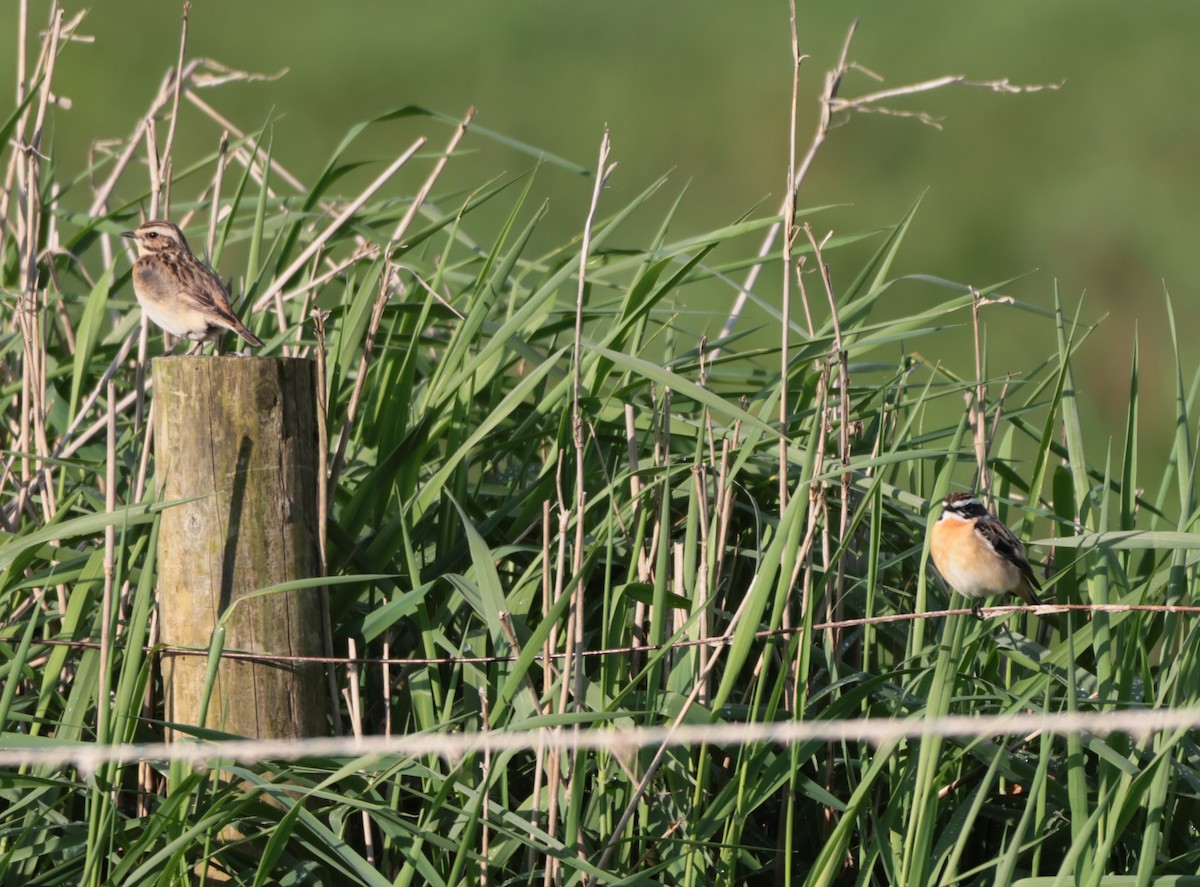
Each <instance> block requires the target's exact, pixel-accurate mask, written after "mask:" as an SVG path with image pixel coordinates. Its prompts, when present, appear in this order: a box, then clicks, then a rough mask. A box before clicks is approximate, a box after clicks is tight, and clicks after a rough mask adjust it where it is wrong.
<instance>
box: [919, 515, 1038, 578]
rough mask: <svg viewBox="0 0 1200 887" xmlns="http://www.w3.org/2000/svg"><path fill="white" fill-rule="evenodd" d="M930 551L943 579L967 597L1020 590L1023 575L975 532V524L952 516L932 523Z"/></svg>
mask: <svg viewBox="0 0 1200 887" xmlns="http://www.w3.org/2000/svg"><path fill="white" fill-rule="evenodd" d="M929 553H930V555H931V556H932V557H933V563H934V565H935V566H936V567H937V569H938V572H939V573H941V574H942V578H943V579H945V580H946V582H947V583H948V584H949V585H950V587H951V588H953V589H954V590H955V591H957V592H959V593H960V594H962V595H964V596H965V597H985V596H989V595H997V594H1007V593H1010V592H1016V593H1020V592H1022V591H1023V587H1024V582H1025V580H1024V577H1023V576H1022V575H1021V571H1020V570H1018V569H1017V568H1016V567H1015V566H1014V565H1013V564H1011V563H1009V562H1008V561H1006V560H1005V559H1004V558H1002V557H1000V555H998V554H997V553H996V552H995V550H993V549H992V547H991V546H990V545H988V544H987V542H985V541H984V539H983V538H982V537H981V536H980V535H979V534H978V533H977V532H975V525H974V524H973V523H971V522H970V521H967V520H963V519H962V518H959V517H954V516H953V515H951V516H948V517H944V518H942V519H941V520H939V521H938V522H937V523H936V524H934V525H933V532H932V535H931V538H930V543H929Z"/></svg>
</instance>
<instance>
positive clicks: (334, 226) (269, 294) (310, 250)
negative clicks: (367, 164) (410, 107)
mask: <svg viewBox="0 0 1200 887" xmlns="http://www.w3.org/2000/svg"><path fill="white" fill-rule="evenodd" d="M425 142H426V139H425V138H424V137H422V138H419V139H417V140H416V141H415V142H413V143H412V145H410V146H409V148H408V150H406V151H405V152H404V153H403V154H401V155H400V156H399V157H397V158H396V159H395V160H393V161H392V163H391V164H390V165H389V166H388V168H387V169H385V170H384V171H383V172H381V173H380V174H379V175H378V176H377V177H376V178H375V180H374V181H373V182H371V184H369V185H367V187H366V188H364V189H363V190H362V191H360V192H359V194H358V196H357V197H355V198H354V199H353V200H351V201H350V203H349V204H348V205H347V206H346V207H345V209H343V210H342V211H341V212H340V213H338V215H337V216H335V217H334V219H333V220H332V221H331V222H330V223H329V224H328V225H326V226H325V228H324V230H322V231H321V233H320V234H318V235H317V236H316V238H314V239H313V241H312V242H311V243H310V244H309V245H308V246H307V247H305V248H304V250H303V251H302V252H301V253H300V255H298V256H297V257H296V258H295V260H294V261H293V262H292V264H290V265H288V266H287V268H285V269H284V270H283V271H282V272H280V274H279V275H277V276H276V278H275V280H274V282H273V283H272V284H271V285H270V286H269V287H267V290H266V292H264V293H263V294H262V295H261V296H259V297H258V299H257V300H256V301H255V303H254V307H253V308H252V309H251V310H253V311H261V310H262V309H263V308H265V307H266V306H267V305H269V304H270V303H271V301H272V300H273V299H274V298H275V295H276V293H278V292H279V291H281V290H282V289H283V287H284V285H285V284H286V283H287V282H288V281H289V280H290V279H291V278H292V276H293V275H294V274H295V273H296V272H297V271H299V270H300V269H301V268H303V267H304V266H305V265H306V264H308V260H309V259H311V258H312V257H313V254H315V253H316V252H317V250H319V249H321V248H322V247H323V246H324V245H325V242H326V241H327V240H329V238H330V237H332V236H333V235H334V234H336V233H337V232H338V231H339V230H340V229H341V227H342V226H343V225H345V224H346V222H347V221H349V220H350V218H352V217H353V216H354V214H355V213H356V212H358V211H359V210H360V209H362V207H363V205H364V204H365V203H366V202H367V201H368V200H370V199H371V198H372V197H373V196H374V195H375V192H377V191H378V190H379V189H380V188H382V187H383V186H384V185H385V184H387V182H388V180H389V179H391V177H392V176H394V175H395V174H396V172H397V171H399V169H400V167H402V166H404V164H406V163H408V161H409V160H411V159H412V157H413V155H414V154H416V153H417V151H419V150H420V149H421V147H422V146H423V145H424V144H425Z"/></svg>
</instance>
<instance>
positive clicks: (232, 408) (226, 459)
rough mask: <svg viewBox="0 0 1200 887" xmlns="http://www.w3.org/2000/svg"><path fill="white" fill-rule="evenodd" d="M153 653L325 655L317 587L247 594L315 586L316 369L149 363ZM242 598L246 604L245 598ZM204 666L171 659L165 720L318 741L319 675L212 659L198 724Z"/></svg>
mask: <svg viewBox="0 0 1200 887" xmlns="http://www.w3.org/2000/svg"><path fill="white" fill-rule="evenodd" d="M153 372H154V437H155V451H154V452H155V476H156V479H157V486H158V499H159V501H163V502H168V501H171V500H180V499H190V500H192V501H188V502H184V503H183V504H180V505H174V506H170V507H168V508H166V509H165V510H164V511H163V513H162V518H161V525H160V528H159V535H158V556H157V571H158V605H159V618H160V625H161V637H162V641H163V642H164V643H165V644H167V645H168V646H190V647H200V648H207V647H208V646H209V643H210V639H211V637H212V632H213V628H214V627H215V626H216V625H217V622H218V620H219V619H220V618H221V616H222V615H223V614H225V612H226V611H227V610H228V609H229V607H230V605H232V604H233V603H234V602H238V601H240V603H237V606H236V607H235V609H234V611H233V614H232V616H231V617H230V618H229V619H228V620H227V622H226V637H225V644H224V649H225V650H226V651H233V650H244V651H250V652H254V653H263V654H274V655H278V656H289V655H300V656H319V655H321V653H322V652H323V645H322V638H321V631H322V626H321V607H320V599H319V597H318V591H317V590H316V589H303V590H299V591H287V592H282V593H278V594H268V595H260V596H253V592H255V591H258V590H259V589H262V588H266V587H267V586H270V585H275V584H278V583H281V582H287V581H291V580H295V579H305V578H309V577H313V576H316V575H317V572H318V563H319V562H318V557H317V554H318V552H317V544H318V543H317V540H318V533H317V520H318V518H317V485H318V484H319V483H321V480H322V479H321V478H320V477H319V476H318V467H317V463H318V451H317V418H316V410H317V406H316V365H315V364H314V363H313V362H312V361H310V360H303V359H299V358H277V357H219V356H218V357H203V356H197V357H161V358H156V359H155V360H154V361H153ZM248 595H250V597H248V598H247V596H248ZM207 669H208V657H206V656H180V655H167V656H165V657H164V665H163V678H164V683H165V686H166V697H167V698H166V719H167V720H168V721H172V722H175V723H178V724H181V725H182V724H191V725H196V726H199V727H207V728H209V729H214V730H221V731H223V732H228V733H233V734H236V735H239V736H246V737H253V738H260V739H268V738H290V737H300V736H318V735H323V734H325V733H326V732H327V729H326V713H327V711H328V701H327V699H326V698H325V690H324V684H323V674H324V671H323V667H322V666H321V665H320V664H319V663H295V662H288V661H286V660H281V661H276V662H269V661H238V660H235V659H230V658H227V657H222V661H221V664H220V669H219V671H218V675H217V681H216V686H215V688H214V691H213V693H212V696H211V698H210V700H209V704H208V708H207V716H206V718H205V719H204V723H203V724H201V723H199V715H200V712H201V694H202V692H203V689H204V683H205V675H206V672H207Z"/></svg>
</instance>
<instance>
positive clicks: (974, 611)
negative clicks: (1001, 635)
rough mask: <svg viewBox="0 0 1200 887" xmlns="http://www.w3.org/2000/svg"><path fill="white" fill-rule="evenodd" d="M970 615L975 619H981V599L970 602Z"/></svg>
mask: <svg viewBox="0 0 1200 887" xmlns="http://www.w3.org/2000/svg"><path fill="white" fill-rule="evenodd" d="M971 615H972V616H974V617H975V618H976V619H978V620H979V621H980V622H982V621H983V601H982V600H977V601H975V603H973V604H971Z"/></svg>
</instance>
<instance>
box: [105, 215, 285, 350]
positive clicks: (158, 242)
mask: <svg viewBox="0 0 1200 887" xmlns="http://www.w3.org/2000/svg"><path fill="white" fill-rule="evenodd" d="M121 236H122V237H129V238H131V239H132V240H133V241H134V243H136V244H137V251H138V260H137V261H136V262H135V263H134V265H133V293H134V295H135V296H137V300H138V303H139V304H140V305H141V306H142V310H143V311H145V312H146V316H147V317H149V318H150V319H151V320H152V321H154V322H155V323H156V324H158V326H160V327H162V328H163V329H164V330H166V331H167V332H168V333H170V334H171V335H172V336H177V337H178V338H180V339H189V340H191V341H193V342H199V343H201V344H199V345H196V346H194V350H198V349H199V348H201V347H203V343H204V342H207V341H215V340H216V339H218V338H219V337H220V336H221V334H222V333H223V332H225V331H226V330H229V331H231V332H235V333H237V334H238V335H239V336H241V337H242V338H243V339H245V340H246V341H247V342H249V343H250V344H251V345H255V346H258V345H261V344H262V339H260V338H259V337H258V336H256V335H254V333H252V332H250V330H248V329H247V328H246V325H245V324H243V323H242V322H241V321H240V320H238V318H237V315H236V314H234V313H233V308H232V307H231V306H230V304H229V294H228V292H227V291H226V289H225V285H224V284H223V283H221V279H220V278H219V277H217V275H216V274H215V273H213V271H212V269H211V268H209V267H208V266H207V265H206V264H204V263H203V262H201V261H200V260H199V259H197V258H196V257H195V256H194V255H193V254H192V251H191V249H190V248H189V247H188V242H187V238H185V237H184V236H183V232H182V231H180V230H179V227H178V226H177V225H175V224H173V223H172V222H168V221H166V220H165V219H156V220H154V221H151V222H146V223H144V224H142V225H139V226H138V227H137V229H136V230H134V231H126V232H125V233H124V234H122V235H121ZM176 344H178V343H176ZM171 350H172V351H174V350H175V348H174V346H172V348H171Z"/></svg>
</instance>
